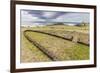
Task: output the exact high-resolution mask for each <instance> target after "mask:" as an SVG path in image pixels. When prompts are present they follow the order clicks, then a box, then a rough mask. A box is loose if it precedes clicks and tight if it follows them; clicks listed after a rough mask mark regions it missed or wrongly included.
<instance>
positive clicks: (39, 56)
mask: <svg viewBox="0 0 100 73" xmlns="http://www.w3.org/2000/svg"><path fill="white" fill-rule="evenodd" d="M43 61H51V60H50V59H49V58H48V57H47V56H46V55H45V54H44V53H43V52H41V51H40V50H39V49H38V48H37V47H35V46H34V45H33V44H32V43H30V42H29V41H28V40H27V39H26V38H25V36H24V35H23V31H22V32H21V62H43Z"/></svg>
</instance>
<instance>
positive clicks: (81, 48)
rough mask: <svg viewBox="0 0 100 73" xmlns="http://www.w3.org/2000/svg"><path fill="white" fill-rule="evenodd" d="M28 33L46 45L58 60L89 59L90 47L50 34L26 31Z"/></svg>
mask: <svg viewBox="0 0 100 73" xmlns="http://www.w3.org/2000/svg"><path fill="white" fill-rule="evenodd" d="M26 33H27V35H28V36H29V37H30V38H31V39H33V40H35V41H37V43H39V44H40V45H42V46H44V47H45V49H46V50H47V51H49V52H50V53H52V55H54V56H55V57H56V58H57V60H58V61H61V60H86V59H89V47H88V46H85V45H82V44H77V43H73V42H71V41H68V40H63V39H60V38H57V37H53V36H50V35H46V34H42V33H37V32H26Z"/></svg>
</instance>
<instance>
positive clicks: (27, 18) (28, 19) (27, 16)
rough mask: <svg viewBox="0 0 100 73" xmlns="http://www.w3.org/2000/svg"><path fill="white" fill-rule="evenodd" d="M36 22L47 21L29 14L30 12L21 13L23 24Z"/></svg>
mask: <svg viewBox="0 0 100 73" xmlns="http://www.w3.org/2000/svg"><path fill="white" fill-rule="evenodd" d="M35 21H45V20H44V19H40V18H38V17H36V16H34V15H31V14H29V13H28V11H21V22H22V24H28V23H31V22H35Z"/></svg>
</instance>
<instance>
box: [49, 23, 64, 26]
mask: <svg viewBox="0 0 100 73" xmlns="http://www.w3.org/2000/svg"><path fill="white" fill-rule="evenodd" d="M55 25H65V24H64V23H55V24H49V25H47V26H55Z"/></svg>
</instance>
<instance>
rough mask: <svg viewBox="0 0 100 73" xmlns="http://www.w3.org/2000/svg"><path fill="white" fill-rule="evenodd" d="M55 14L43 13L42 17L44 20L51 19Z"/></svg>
mask: <svg viewBox="0 0 100 73" xmlns="http://www.w3.org/2000/svg"><path fill="white" fill-rule="evenodd" d="M55 14H56V12H43V15H42V16H44V17H46V18H51V17H53V16H54V15H55Z"/></svg>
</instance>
